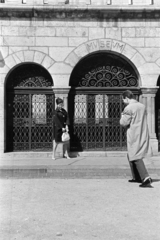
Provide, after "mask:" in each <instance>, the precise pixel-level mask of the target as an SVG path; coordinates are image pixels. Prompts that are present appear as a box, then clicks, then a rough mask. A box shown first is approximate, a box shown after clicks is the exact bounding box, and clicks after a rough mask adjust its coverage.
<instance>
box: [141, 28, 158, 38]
mask: <svg viewBox="0 0 160 240" xmlns="http://www.w3.org/2000/svg"><path fill="white" fill-rule="evenodd" d="M136 37H160V28H158V27H156V28H151V27H150V28H147V27H146V28H136Z"/></svg>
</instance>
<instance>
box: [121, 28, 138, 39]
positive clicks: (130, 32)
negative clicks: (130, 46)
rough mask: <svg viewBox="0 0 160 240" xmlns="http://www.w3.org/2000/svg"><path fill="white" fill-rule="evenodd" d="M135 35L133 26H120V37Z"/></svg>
mask: <svg viewBox="0 0 160 240" xmlns="http://www.w3.org/2000/svg"><path fill="white" fill-rule="evenodd" d="M135 36H136V29H135V27H132V28H131V27H130V28H129V27H128V28H122V37H125V38H128V37H135Z"/></svg>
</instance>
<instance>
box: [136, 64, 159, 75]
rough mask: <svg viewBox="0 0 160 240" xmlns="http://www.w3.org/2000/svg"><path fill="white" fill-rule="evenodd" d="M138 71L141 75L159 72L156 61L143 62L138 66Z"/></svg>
mask: <svg viewBox="0 0 160 240" xmlns="http://www.w3.org/2000/svg"><path fill="white" fill-rule="evenodd" d="M138 71H139V73H140V74H142V75H147V74H150V75H152V74H153V75H154V74H160V67H158V66H157V64H156V63H145V64H143V65H142V66H140V67H139V68H138Z"/></svg>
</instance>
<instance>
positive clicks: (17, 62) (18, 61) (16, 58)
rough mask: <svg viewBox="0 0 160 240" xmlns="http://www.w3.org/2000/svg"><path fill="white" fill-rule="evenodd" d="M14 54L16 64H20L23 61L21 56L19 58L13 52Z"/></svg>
mask: <svg viewBox="0 0 160 240" xmlns="http://www.w3.org/2000/svg"><path fill="white" fill-rule="evenodd" d="M12 56H13V58H14V60H15V62H16V64H19V63H21V60H20V58H18V57H17V55H16V54H15V53H13V54H12Z"/></svg>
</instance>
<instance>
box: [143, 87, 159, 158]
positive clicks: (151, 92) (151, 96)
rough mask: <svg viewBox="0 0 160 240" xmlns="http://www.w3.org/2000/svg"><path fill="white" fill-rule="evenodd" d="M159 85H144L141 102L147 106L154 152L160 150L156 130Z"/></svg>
mask: <svg viewBox="0 0 160 240" xmlns="http://www.w3.org/2000/svg"><path fill="white" fill-rule="evenodd" d="M158 88H159V87H142V88H141V91H142V95H141V97H140V102H141V103H143V104H144V105H145V106H146V108H147V120H148V128H149V133H150V138H151V145H152V149H153V153H154V154H156V153H157V152H158V140H157V137H156V132H155V95H156V92H157V90H158Z"/></svg>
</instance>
